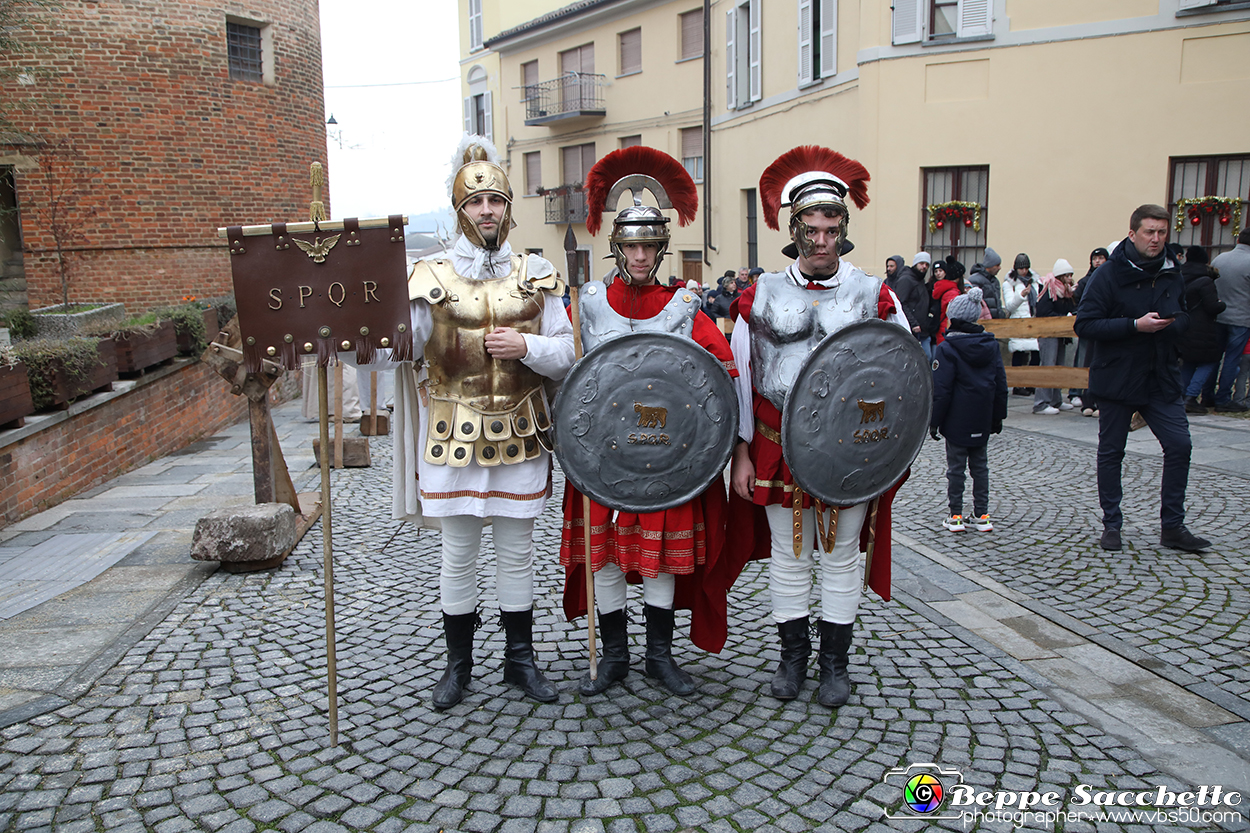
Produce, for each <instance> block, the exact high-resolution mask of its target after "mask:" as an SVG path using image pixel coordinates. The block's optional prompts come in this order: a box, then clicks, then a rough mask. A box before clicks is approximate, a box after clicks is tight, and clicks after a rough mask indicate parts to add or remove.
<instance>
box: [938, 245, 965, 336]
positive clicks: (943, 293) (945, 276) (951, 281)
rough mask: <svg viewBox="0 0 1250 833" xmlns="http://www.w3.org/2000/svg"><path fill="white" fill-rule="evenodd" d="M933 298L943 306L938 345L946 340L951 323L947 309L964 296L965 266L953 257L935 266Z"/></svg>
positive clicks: (940, 261)
mask: <svg viewBox="0 0 1250 833" xmlns="http://www.w3.org/2000/svg"><path fill="white" fill-rule="evenodd" d="M933 274H934V276H935V278H936V280H934V282H933V297H934V299H935V300H937V301H940V302H941V304H942V317H941V322H940V323H939V324H938V332H937V343H938V344H941V343H942V342H943V341H945V340H946V327H947V325H948V324H949V323H950V322H949V321H948V319H947V317H946V307H947V305H948V304H950V302H951V301H952V300H953V299H955V298H958V297H959V296H960V295H963V294H964V265H963V264H962V263H960V262H959V261H958V260H955V258H953V257H948V258H946V259H945V260H939V261H937V262H936V263H934V264H933Z"/></svg>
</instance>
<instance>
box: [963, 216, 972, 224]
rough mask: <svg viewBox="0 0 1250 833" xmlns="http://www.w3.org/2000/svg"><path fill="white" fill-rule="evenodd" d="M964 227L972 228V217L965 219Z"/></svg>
mask: <svg viewBox="0 0 1250 833" xmlns="http://www.w3.org/2000/svg"><path fill="white" fill-rule="evenodd" d="M964 225H965V226H970V225H972V218H971V217H964Z"/></svg>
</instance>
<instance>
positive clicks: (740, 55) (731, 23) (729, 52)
mask: <svg viewBox="0 0 1250 833" xmlns="http://www.w3.org/2000/svg"><path fill="white" fill-rule="evenodd" d="M725 29H726V35H725V39H726V47H725V81H726V85H727V89H728V95H727V102H728V103H727V106H728V108H729V109H730V110H734V109H741V108H743V107H746V106H748V105H749V104H751V103H752V102H755V101H759V100H760V98H762V97H763V90H762V84H761V80H762V78H761V69H760V67H761V61H760V44H761V38H760V0H746V2H740V3H738V4H737V5H735V6H732V7H731V8H730V9H729V11H728V12H727V13H726V16H725Z"/></svg>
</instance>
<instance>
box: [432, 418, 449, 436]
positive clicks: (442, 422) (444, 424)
mask: <svg viewBox="0 0 1250 833" xmlns="http://www.w3.org/2000/svg"><path fill="white" fill-rule="evenodd" d="M434 427H435V429H436V430H437V431H438V433H440V434H441V433H443V432H444V431H446V430H447V421H446V420H442V419H440V420H439V421H438V425H436V426H434Z"/></svg>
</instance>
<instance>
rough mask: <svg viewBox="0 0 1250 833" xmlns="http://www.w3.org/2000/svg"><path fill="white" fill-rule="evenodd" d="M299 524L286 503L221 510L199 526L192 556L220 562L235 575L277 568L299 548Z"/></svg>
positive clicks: (205, 519)
mask: <svg viewBox="0 0 1250 833" xmlns="http://www.w3.org/2000/svg"><path fill="white" fill-rule="evenodd" d="M295 521H296V518H295V510H294V509H292V508H291V507H290V506H288V505H287V504H285V503H261V504H257V505H255V506H233V507H229V508H226V509H218V510H217V511H215V512H210V513H209V514H207V515H205V516H204V517H203V518H200V520H199V522H197V523H196V525H195V537H194V538H193V539H192V541H191V557H192V558H194V559H195V560H197V561H220V562H222V565H223V566H225V567H226V568H227V569H230V570H232V571H233V572H245V571H251V570H264V569H268V568H270V567H276V566H278V565H279V564H281V563H282V561H283V559H285V558H286V556H287V554H288V553H289V552H290V551H291V550H292V549H293V548H294V547H295V541H296V537H295Z"/></svg>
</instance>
